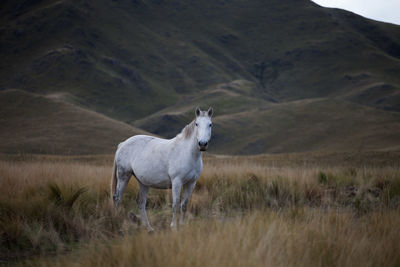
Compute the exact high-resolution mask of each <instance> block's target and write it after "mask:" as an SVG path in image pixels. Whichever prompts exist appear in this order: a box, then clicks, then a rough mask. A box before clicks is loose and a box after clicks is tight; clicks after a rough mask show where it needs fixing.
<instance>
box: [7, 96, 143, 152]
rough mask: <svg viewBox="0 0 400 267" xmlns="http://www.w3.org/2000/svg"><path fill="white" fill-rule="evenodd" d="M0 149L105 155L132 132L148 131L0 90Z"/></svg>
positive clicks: (59, 100) (57, 100)
mask: <svg viewBox="0 0 400 267" xmlns="http://www.w3.org/2000/svg"><path fill="white" fill-rule="evenodd" d="M0 105H1V111H0V122H1V123H0V140H1V142H0V151H1V152H3V153H4V152H6V153H39V154H43V153H45V154H47V153H50V154H88V153H90V154H105V153H111V152H112V151H115V150H116V148H117V146H118V143H120V142H121V141H123V140H124V139H126V138H127V137H130V136H132V135H135V134H148V133H147V132H145V131H142V130H140V129H137V128H134V127H132V126H130V125H127V124H125V123H122V122H119V121H115V120H112V119H110V118H107V117H105V116H103V115H100V114H97V113H95V112H92V111H88V110H85V109H82V108H80V107H76V106H74V105H72V104H69V103H65V102H64V101H63V96H62V95H50V96H47V97H44V96H40V95H36V94H32V93H27V92H24V91H21V90H6V91H3V92H0Z"/></svg>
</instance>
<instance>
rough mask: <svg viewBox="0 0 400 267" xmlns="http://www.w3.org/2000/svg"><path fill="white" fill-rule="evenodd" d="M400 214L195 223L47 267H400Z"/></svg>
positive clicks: (307, 213) (292, 214)
mask: <svg viewBox="0 0 400 267" xmlns="http://www.w3.org/2000/svg"><path fill="white" fill-rule="evenodd" d="M399 223H400V215H399V213H397V212H392V211H389V212H385V213H381V212H373V213H370V214H368V215H366V216H364V217H362V218H357V217H354V216H353V215H352V214H351V213H348V212H346V213H342V212H338V211H337V210H330V211H321V210H315V209H309V208H299V209H289V210H285V211H282V212H268V213H266V212H259V211H257V212H254V213H252V214H248V215H246V216H244V217H236V218H234V219H232V218H231V219H226V220H221V219H218V218H213V219H200V220H195V221H192V222H191V223H190V224H189V225H187V226H185V227H183V228H181V229H180V230H179V231H178V232H174V231H170V230H167V231H161V232H157V233H155V234H153V235H149V234H147V233H145V232H139V233H137V234H135V235H132V236H126V237H124V238H122V239H121V240H118V241H117V242H113V243H108V244H105V245H104V244H98V243H93V244H91V245H89V246H88V247H87V248H85V249H84V250H82V251H80V252H78V253H76V255H74V256H70V255H69V256H66V257H60V258H58V259H57V261H54V260H53V259H51V260H47V259H40V260H38V261H36V262H33V265H35V264H39V263H40V265H44V266H70V265H71V264H74V265H75V266H205V265H206V266H396V265H398V264H399V263H400V255H399V254H398V253H397V251H398V250H399V249H400V245H399V243H398V238H400V233H399V232H398V231H394V229H393V227H394V226H395V225H398V224H399Z"/></svg>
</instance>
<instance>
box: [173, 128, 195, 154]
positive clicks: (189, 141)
mask: <svg viewBox="0 0 400 267" xmlns="http://www.w3.org/2000/svg"><path fill="white" fill-rule="evenodd" d="M177 142H178V143H179V144H180V145H181V146H182V149H185V150H186V149H187V150H189V151H190V155H192V157H193V158H198V157H201V151H200V150H199V148H198V146H197V138H196V130H193V131H192V132H191V133H190V135H189V136H185V135H184V134H183V133H181V134H180V135H178V136H177Z"/></svg>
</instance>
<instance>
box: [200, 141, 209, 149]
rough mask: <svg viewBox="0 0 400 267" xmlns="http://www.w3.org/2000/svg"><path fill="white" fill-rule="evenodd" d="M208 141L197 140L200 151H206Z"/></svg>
mask: <svg viewBox="0 0 400 267" xmlns="http://www.w3.org/2000/svg"><path fill="white" fill-rule="evenodd" d="M207 147H208V142H201V141H200V142H199V148H200V151H207Z"/></svg>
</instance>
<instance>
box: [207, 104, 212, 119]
mask: <svg viewBox="0 0 400 267" xmlns="http://www.w3.org/2000/svg"><path fill="white" fill-rule="evenodd" d="M213 112H214V110H213V108H212V107H210V108H209V109H208V111H207V114H208V117H210V118H211V116H212V115H213Z"/></svg>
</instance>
